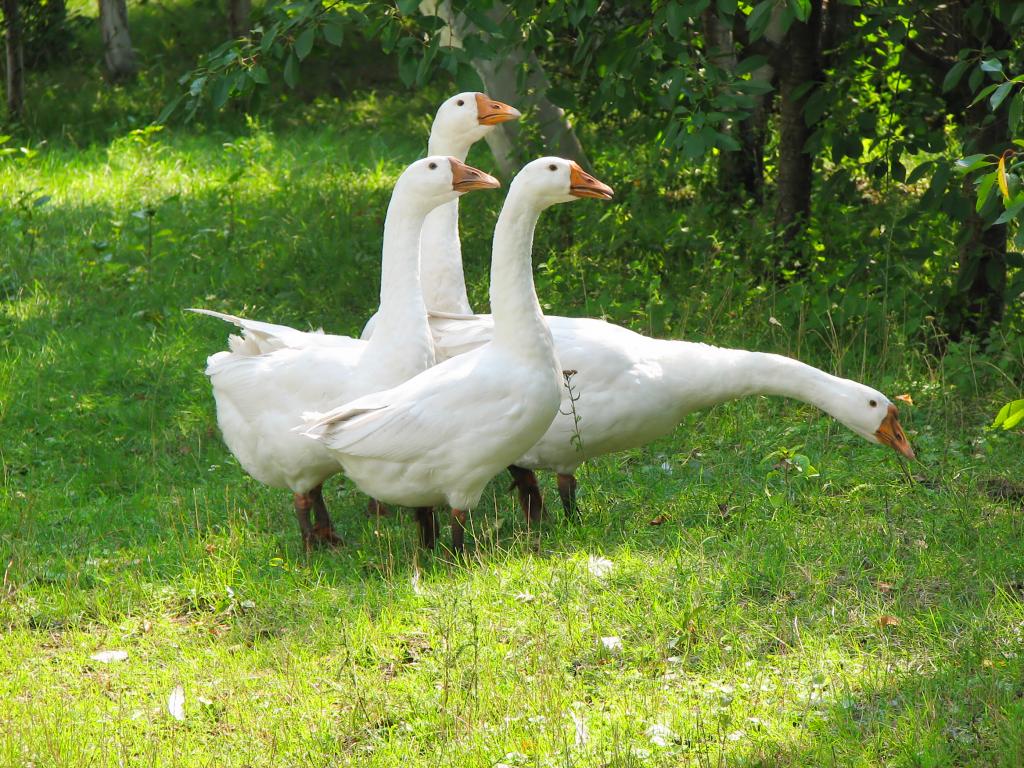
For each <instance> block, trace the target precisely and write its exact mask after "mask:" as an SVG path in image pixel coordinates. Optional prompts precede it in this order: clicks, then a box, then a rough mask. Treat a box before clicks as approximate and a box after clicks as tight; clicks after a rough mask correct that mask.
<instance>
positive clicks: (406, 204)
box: [192, 156, 500, 546]
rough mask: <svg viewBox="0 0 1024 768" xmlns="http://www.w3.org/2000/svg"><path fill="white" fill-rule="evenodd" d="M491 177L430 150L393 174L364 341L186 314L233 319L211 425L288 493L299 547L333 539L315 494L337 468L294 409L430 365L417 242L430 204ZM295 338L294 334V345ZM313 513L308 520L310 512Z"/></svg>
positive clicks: (345, 397)
mask: <svg viewBox="0 0 1024 768" xmlns="http://www.w3.org/2000/svg"><path fill="white" fill-rule="evenodd" d="M498 186H500V185H499V183H498V181H497V179H495V178H493V177H492V176H489V175H488V174H486V173H484V172H483V171H480V170H477V169H476V168H472V167H470V166H468V165H466V164H465V163H463V162H462V161H460V160H457V159H455V158H454V157H442V156H433V157H427V158H425V159H423V160H419V161H417V162H415V163H413V164H412V165H410V166H409V167H408V168H406V170H405V171H404V172H403V173H402V175H401V176H400V177H399V179H398V181H397V182H396V184H395V188H394V191H393V192H392V194H391V202H390V204H389V205H388V211H387V216H386V217H385V220H384V242H383V249H382V263H381V309H380V313H379V321H378V328H377V332H376V333H375V334H374V335H373V338H372V339H370V340H369V341H361V340H359V339H351V338H347V337H344V336H323V337H322V338H321V339H320V341H319V343H315V344H307V343H302V342H301V339H302V338H308V337H310V336H314V335H315V334H302V333H301V332H300V331H294V330H293V329H291V328H286V327H284V326H274V325H271V324H269V323H252V322H250V321H246V320H243V319H241V318H236V317H234V316H232V315H225V314H221V313H218V312H211V311H209V310H192V311H195V312H201V313H204V314H208V315H213V316H215V317H219V318H220V319H223V320H226V321H228V322H231V323H234V324H235V325H239V326H240V327H242V329H243V336H242V337H241V338H239V337H237V336H232V337H230V339H229V346H230V351H227V352H218V353H217V354H215V355H213V356H211V357H210V358H209V360H208V361H207V368H206V374H207V375H208V376H209V377H210V380H211V382H212V384H213V394H214V399H215V400H216V403H217V422H218V424H219V425H220V429H221V433H222V434H223V436H224V442H225V443H227V446H228V448H229V449H230V450H231V452H232V453H233V454H234V455H235V458H237V459H238V462H239V463H240V464H241V465H242V467H243V468H244V469H245V470H246V471H247V472H248V473H249V474H250V475H252V476H253V477H254V478H256V479H257V480H259V481H260V482H262V483H265V484H266V485H270V486H273V487H277V488H288V489H290V490H291V491H292V492H293V493H294V507H295V514H296V517H297V519H298V522H299V528H300V530H301V532H302V538H303V540H304V542H305V543H306V544H307V546H309V545H312V544H333V543H336V542H338V541H339V540H338V538H337V536H336V535H335V533H334V528H333V526H332V525H331V520H330V516H329V515H328V512H327V508H326V505H325V503H324V499H323V488H322V486H323V482H324V480H326V479H327V478H328V477H330V476H331V475H333V474H334V473H336V472H338V471H339V470H340V466H339V465H338V462H337V461H336V460H335V459H334V457H333V456H332V455H331V454H330V453H329V452H328V451H327V450H326V449H325V447H324V446H322V445H320V444H318V443H316V442H314V441H312V440H309V439H307V438H304V437H302V436H301V435H299V434H296V433H295V432H294V431H293V430H294V428H295V427H296V426H298V425H300V424H301V423H302V418H301V415H302V413H303V411H308V410H317V409H322V410H329V409H331V408H334V407H335V406H337V405H340V404H341V403H345V402H347V401H349V400H353V399H355V398H357V397H360V396H362V395H365V394H367V393H370V392H376V391H378V390H382V389H387V388H389V387H393V386H395V385H397V384H400V383H401V382H403V381H405V380H407V379H409V378H412V377H413V376H415V375H416V374H418V373H421V372H422V371H424V370H426V369H428V368H429V367H430V366H432V365H433V364H434V350H433V344H432V340H431V337H430V329H429V327H428V325H427V312H426V307H425V306H424V304H423V296H422V293H421V292H420V283H419V239H420V230H421V228H422V226H423V221H424V219H425V218H426V216H427V214H428V213H430V211H431V210H433V209H434V208H436V207H437V206H439V205H443V204H445V203H448V202H450V201H452V200H453V199H455V198H457V197H458V196H459V195H461V194H462V193H464V192H468V191H470V190H474V189H493V188H496V187H498ZM295 334H300V336H299V337H298V338H299V342H298V343H296V341H295V337H294V335H295ZM311 512H312V521H311V519H310V513H311Z"/></svg>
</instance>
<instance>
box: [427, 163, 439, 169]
mask: <svg viewBox="0 0 1024 768" xmlns="http://www.w3.org/2000/svg"><path fill="white" fill-rule="evenodd" d="M427 167H428V168H429V169H430V170H434V169H435V168H437V163H431V164H430V165H428V166H427Z"/></svg>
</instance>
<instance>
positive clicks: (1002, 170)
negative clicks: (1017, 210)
mask: <svg viewBox="0 0 1024 768" xmlns="http://www.w3.org/2000/svg"><path fill="white" fill-rule="evenodd" d="M1008 151H1009V152H1012V151H1013V150H1012V149H1011V150H1008ZM996 179H997V180H998V181H999V191H1000V192H1002V193H1003V201H1004V202H1007V203H1008V202H1010V185H1009V183H1008V182H1007V180H1006V152H1003V154H1002V155H1000V156H999V169H998V171H996Z"/></svg>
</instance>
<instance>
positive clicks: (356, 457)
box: [305, 157, 612, 551]
mask: <svg viewBox="0 0 1024 768" xmlns="http://www.w3.org/2000/svg"><path fill="white" fill-rule="evenodd" d="M611 196H612V190H611V188H610V187H608V186H606V185H605V184H602V183H601V182H600V181H598V180H597V179H595V178H594V177H592V176H590V175H588V174H586V173H584V172H583V170H582V169H581V168H580V167H579V166H578V165H576V164H575V163H573V162H571V161H568V160H563V159H560V158H555V157H546V158H541V159H540V160H534V161H533V162H531V163H528V164H527V165H526V166H525V167H524V168H523V169H522V170H521V171H520V172H519V173H518V174H517V175H516V177H515V179H513V180H512V183H511V185H510V187H509V191H508V196H507V197H506V198H505V203H504V205H503V206H502V209H501V213H500V215H499V216H498V222H497V225H496V226H495V229H494V245H493V254H492V260H491V309H492V311H493V330H494V333H493V338H492V339H491V340H490V342H489V343H487V344H484V345H482V346H480V348H478V349H476V350H474V351H472V352H469V353H467V354H465V355H460V356H458V357H455V358H453V359H450V360H447V361H445V362H444V363H442V364H440V365H437V366H435V367H433V368H431V369H430V370H428V371H425V372H424V373H421V374H420V375H418V376H416V377H415V378H412V379H410V380H409V381H407V382H405V383H404V384H401V385H399V386H398V387H395V388H394V389H390V390H387V391H383V392H377V393H375V394H373V395H368V396H366V397H363V398H360V399H358V400H356V401H354V402H350V403H346V404H345V405H342V406H341V407H339V408H336V409H334V410H333V411H329V412H327V413H321V414H314V413H311V414H308V418H307V423H306V427H305V434H307V435H309V436H310V437H312V438H314V439H315V440H316V441H318V442H319V443H321V444H322V445H324V446H326V447H327V448H328V449H329V450H330V452H331V453H332V454H333V455H334V456H335V457H336V458H337V460H338V461H339V462H340V463H341V464H342V466H343V467H344V469H345V474H346V475H347V476H348V477H349V478H350V479H351V480H353V481H354V482H355V483H356V485H357V486H358V487H359V488H360V490H362V491H363V492H365V493H368V494H370V495H372V496H373V497H374V498H379V499H381V500H383V501H385V502H392V503H395V504H399V505H402V506H410V507H415V508H416V516H417V520H418V521H419V524H420V540H421V542H422V543H423V544H424V546H433V545H434V542H435V539H436V535H437V523H436V518H435V516H434V513H433V509H432V508H433V507H435V506H437V505H439V504H448V505H449V506H450V507H451V510H452V546H453V548H454V549H455V550H456V551H462V550H463V548H464V526H465V521H466V513H467V511H468V510H469V509H471V508H473V507H474V506H475V505H476V503H477V502H478V501H479V500H480V496H481V494H482V493H483V490H484V487H485V486H486V484H487V482H488V481H489V480H490V479H491V478H492V477H493V476H494V475H495V474H497V473H498V472H500V471H501V470H502V469H504V468H505V467H506V466H508V465H509V464H510V463H511V462H512V461H513V460H514V459H515V458H516V457H518V456H520V455H521V454H522V453H523V452H524V451H526V450H527V449H529V447H530V446H531V445H534V444H535V443H536V442H537V440H538V439H540V437H541V436H542V435H543V434H544V432H545V430H547V428H548V426H549V425H550V424H551V420H552V419H553V418H554V417H555V414H556V413H557V411H558V404H559V399H560V395H559V392H560V390H561V387H562V374H561V368H560V365H559V363H558V359H557V357H556V356H555V350H554V345H553V344H552V340H551V334H550V332H549V331H548V327H547V324H546V323H545V321H544V316H543V314H541V309H540V303H539V302H538V301H537V294H536V292H535V291H534V286H533V271H532V263H531V257H532V253H531V252H532V245H533V234H534V228H535V226H536V224H537V220H538V218H539V217H540V214H541V212H542V211H543V210H544V209H545V208H547V207H549V206H551V205H554V204H556V203H563V202H569V201H572V200H575V199H576V198H580V197H594V198H599V199H610V198H611ZM380 331H381V328H380V327H378V329H377V330H376V331H375V333H374V335H373V338H374V339H376V338H377V334H379V333H380Z"/></svg>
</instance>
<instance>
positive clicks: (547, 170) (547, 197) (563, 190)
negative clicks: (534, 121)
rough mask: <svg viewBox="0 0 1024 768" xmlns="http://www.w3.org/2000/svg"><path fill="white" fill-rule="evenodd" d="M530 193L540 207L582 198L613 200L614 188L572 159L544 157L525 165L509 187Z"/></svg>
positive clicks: (510, 190)
mask: <svg viewBox="0 0 1024 768" xmlns="http://www.w3.org/2000/svg"><path fill="white" fill-rule="evenodd" d="M513 190H515V192H516V194H519V195H524V194H525V195H528V196H529V198H530V199H532V200H533V201H534V203H535V205H537V206H538V207H539V208H547V207H548V206H551V205H555V204H556V203H568V202H571V201H573V200H576V199H578V198H581V197H596V198H598V199H599V200H611V199H612V194H613V192H612V188H611V187H609V186H608V185H607V184H605V183H604V182H601V181H598V180H597V179H595V178H594V177H593V176H591V175H590V174H589V173H587V172H586V171H584V170H583V169H582V168H580V166H579V165H578V164H577V163H575V162H573V161H572V160H565V159H563V158H561V157H542V158H540V159H539V160H534V161H532V162H529V163H527V164H526V165H524V166H523V169H522V170H521V171H519V173H518V174H517V175H516V177H515V178H514V179H513V180H512V184H511V185H510V187H509V194H510V195H511V194H512V191H513Z"/></svg>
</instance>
